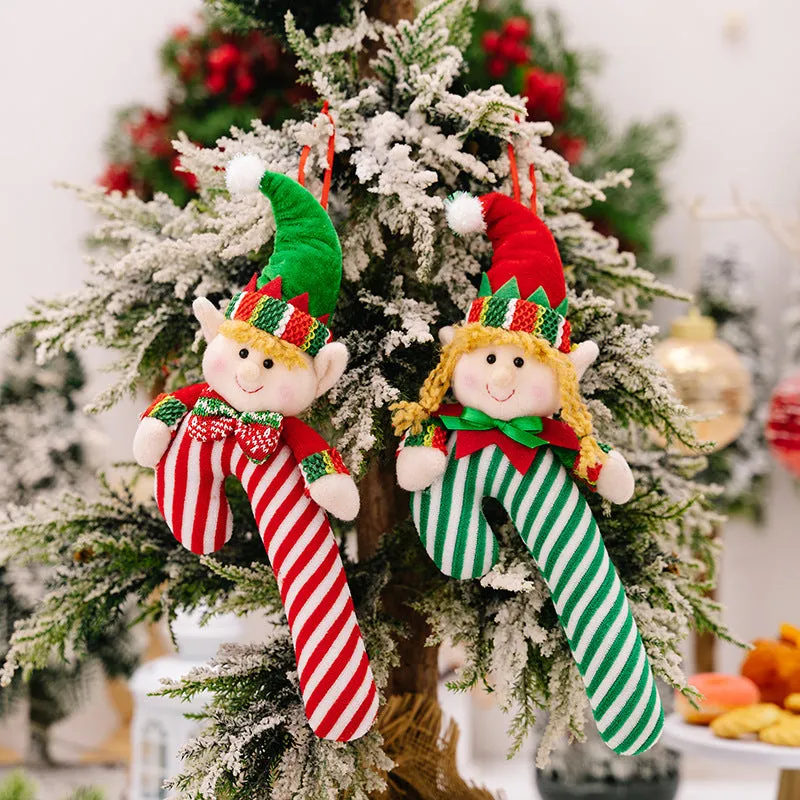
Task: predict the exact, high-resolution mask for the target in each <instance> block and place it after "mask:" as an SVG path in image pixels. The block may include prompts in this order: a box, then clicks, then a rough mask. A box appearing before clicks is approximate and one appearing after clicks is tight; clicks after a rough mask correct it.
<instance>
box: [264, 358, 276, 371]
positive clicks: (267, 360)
mask: <svg viewBox="0 0 800 800" xmlns="http://www.w3.org/2000/svg"><path fill="white" fill-rule="evenodd" d="M274 365H275V362H274V361H273V360H272V359H271V358H265V359H264V369H272V367H273V366H274Z"/></svg>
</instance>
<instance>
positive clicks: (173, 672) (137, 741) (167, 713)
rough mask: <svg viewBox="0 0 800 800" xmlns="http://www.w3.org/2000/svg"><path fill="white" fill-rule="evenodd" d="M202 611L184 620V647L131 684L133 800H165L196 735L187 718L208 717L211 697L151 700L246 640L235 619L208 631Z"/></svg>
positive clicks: (146, 667)
mask: <svg viewBox="0 0 800 800" xmlns="http://www.w3.org/2000/svg"><path fill="white" fill-rule="evenodd" d="M202 614H203V611H202V610H198V611H195V612H193V613H191V614H183V613H180V614H178V617H177V619H176V620H175V622H174V623H173V626H172V632H173V634H174V636H175V641H176V643H177V645H178V652H177V654H175V655H170V656H163V657H162V658H157V659H155V660H154V661H149V662H147V663H146V664H143V665H142V666H141V667H139V669H137V670H136V672H134V674H133V676H132V677H131V680H130V689H131V693H132V694H133V701H134V714H133V724H132V733H131V737H132V743H131V745H132V746H131V751H132V756H131V794H130V800H164V798H166V797H167V790H166V789H165V788H164V781H165V780H167V779H168V778H171V777H174V776H175V775H177V774H178V773H179V772H180V769H181V760H180V757H179V755H178V751H179V750H180V748H181V747H182V746H183V745H184V744H186V742H188V741H189V739H191V738H192V736H193V735H194V734H195V733H196V731H197V727H198V723H197V720H193V719H187V718H186V714H191V713H196V712H199V711H202V709H203V706H204V705H205V703H206V701H207V700H208V697H207V696H202V695H201V696H197V697H195V698H193V699H192V701H191V702H183V701H181V700H179V699H176V698H172V697H150V696H149V695H150V694H151V693H152V692H158V691H160V690H161V689H162V688H163V686H162V683H161V680H162V678H168V679H171V680H178V679H179V678H181V677H183V676H184V675H186V673H187V672H189V670H191V669H192V668H193V667H196V666H200V665H202V664H205V663H206V662H207V661H208V660H209V659H210V658H213V657H214V656H215V655H216V653H217V649H218V648H219V646H220V645H221V644H223V643H225V642H235V641H237V640H238V639H239V638H240V636H241V634H242V624H241V622H240V621H239V619H238V618H237V617H235V616H233V615H232V614H225V615H221V616H218V617H214V618H212V619H211V620H210V621H209V622H208V624H207V625H205V626H203V627H202V628H201V627H200V625H199V621H200V618H201V616H202Z"/></svg>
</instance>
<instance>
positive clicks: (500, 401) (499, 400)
mask: <svg viewBox="0 0 800 800" xmlns="http://www.w3.org/2000/svg"><path fill="white" fill-rule="evenodd" d="M486 391H487V392H488V393H489V397H491V398H492V400H497V402H498V403H505V401H506V400H510V399H511V398H512V397H513V396H514V395H515V394H516V392H517V390H516V389H512V390H511V394H510V395H509V396H508V397H503V398H500V397H497V395H494V394H492V390H491V389H490V388H489V384H488V383H487V384H486Z"/></svg>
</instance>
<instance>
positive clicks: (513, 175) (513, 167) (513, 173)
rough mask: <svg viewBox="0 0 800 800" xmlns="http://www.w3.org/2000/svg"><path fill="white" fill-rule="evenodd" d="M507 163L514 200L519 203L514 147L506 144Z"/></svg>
mask: <svg viewBox="0 0 800 800" xmlns="http://www.w3.org/2000/svg"><path fill="white" fill-rule="evenodd" d="M508 163H509V166H510V168H511V182H512V183H513V185H514V199H515V200H516V201H517V202H518V203H519V202H520V198H521V197H522V195H521V193H520V188H519V171H518V170H517V155H516V153H515V152H514V145H513V143H512V142H510V141H509V143H508Z"/></svg>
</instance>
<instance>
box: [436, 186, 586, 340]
mask: <svg viewBox="0 0 800 800" xmlns="http://www.w3.org/2000/svg"><path fill="white" fill-rule="evenodd" d="M446 212H447V223H448V225H449V226H450V228H451V229H452V230H453V231H455V232H456V233H457V234H459V235H464V234H467V233H477V232H480V233H485V234H486V235H487V236H488V237H489V239H490V240H491V242H492V247H493V250H494V255H493V257H492V265H491V267H490V268H489V269H488V270H487V271H486V272H484V273H483V275H482V276H481V288H480V291H479V292H478V297H477V299H475V300H473V302H472V303H471V304H470V307H469V311H468V312H467V319H466V321H467V322H468V323H473V322H477V323H480V324H481V325H485V326H486V327H490V328H503V329H505V330H509V331H523V332H525V333H530V334H533V335H534V336H538V337H540V338H542V339H544V340H546V341H547V342H548V343H549V344H550V345H552V346H553V347H555V348H556V349H557V350H560V351H561V352H563V353H569V352H570V350H571V347H572V345H571V343H570V325H569V320H568V319H567V317H566V315H567V287H566V283H565V281H564V267H563V265H562V263H561V256H560V254H559V252H558V246H557V245H556V241H555V239H554V238H553V234H552V233H550V230H549V228H548V227H547V225H545V224H544V222H542V220H540V219H539V217H537V216H536V214H535V213H534V212H533V211H532V210H531V209H530V208H527V207H526V206H524V205H522V203H519V202H517V201H516V200H513V199H512V198H510V197H507V196H506V195H504V194H499V193H497V192H493V193H491V194H485V195H482V196H481V197H474V196H473V195H471V194H467V193H466V192H456V193H455V194H454V195H453V196H452V197H450V198H448V200H447V203H446Z"/></svg>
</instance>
